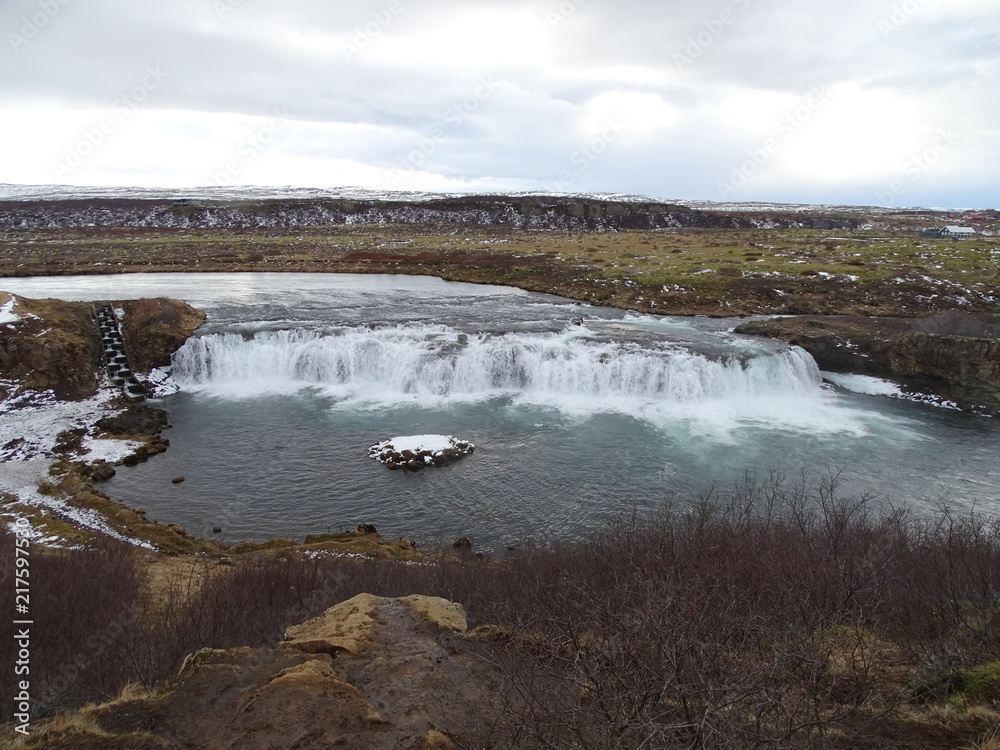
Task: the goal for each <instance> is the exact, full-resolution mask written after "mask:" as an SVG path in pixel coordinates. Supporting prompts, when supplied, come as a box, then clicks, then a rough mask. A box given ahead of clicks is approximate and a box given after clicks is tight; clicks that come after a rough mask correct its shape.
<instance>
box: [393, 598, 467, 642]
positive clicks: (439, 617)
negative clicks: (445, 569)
mask: <svg viewBox="0 0 1000 750" xmlns="http://www.w3.org/2000/svg"><path fill="white" fill-rule="evenodd" d="M399 601H401V602H402V603H403V604H405V605H406V606H407V607H409V608H410V611H411V612H412V613H413V614H414V615H416V616H417V617H419V618H420V619H422V620H424V621H426V622H430V623H433V624H434V625H437V626H438V627H439V628H441V629H442V630H453V631H454V632H456V633H464V632H465V631H466V630H468V629H469V626H468V623H467V621H466V619H465V608H464V607H463V606H462V605H461V604H457V603H456V602H452V601H448V600H447V599H442V598H441V597H439V596H419V595H415V596H404V597H401V598H400V599H399Z"/></svg>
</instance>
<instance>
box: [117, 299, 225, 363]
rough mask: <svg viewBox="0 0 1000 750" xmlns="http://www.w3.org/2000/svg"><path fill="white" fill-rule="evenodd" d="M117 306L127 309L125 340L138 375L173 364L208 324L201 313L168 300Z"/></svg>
mask: <svg viewBox="0 0 1000 750" xmlns="http://www.w3.org/2000/svg"><path fill="white" fill-rule="evenodd" d="M115 304H116V305H120V306H121V307H122V308H123V309H124V310H125V317H124V318H123V319H122V338H123V339H124V340H125V349H126V351H128V354H129V361H130V363H131V365H132V368H133V369H134V370H135V371H136V372H148V371H149V370H151V369H153V368H154V367H166V366H167V365H169V364H170V358H171V356H172V355H173V353H174V352H176V351H177V350H178V349H180V348H181V346H183V345H184V342H185V341H187V340H188V338H190V336H191V334H193V333H194V332H195V331H196V330H198V328H199V327H200V326H201V325H202V323H204V322H205V313H203V312H202V311H201V310H197V309H195V308H193V307H191V306H190V305H188V304H186V303H184V302H180V301H178V300H174V299H167V298H165V297H157V298H155V299H139V300H128V301H125V302H118V303H115Z"/></svg>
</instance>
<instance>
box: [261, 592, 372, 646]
mask: <svg viewBox="0 0 1000 750" xmlns="http://www.w3.org/2000/svg"><path fill="white" fill-rule="evenodd" d="M381 607H382V604H381V601H380V600H379V598H378V597H377V596H372V595H371V594H358V595H357V596H355V597H354V598H353V599H348V600H347V601H346V602H341V603H340V604H337V605H335V606H333V607H330V609H328V610H326V612H324V613H323V614H321V615H320V616H319V617H314V618H313V619H311V620H307V621H306V622H303V623H301V624H299V625H292V626H291V627H290V628H288V629H287V630H286V631H285V640H284V641H282V642H281V643H280V644H279V645H280V646H281V648H294V649H298V650H299V651H305V652H306V653H309V654H331V655H336V654H337V653H338V652H339V651H347V652H349V653H352V654H356V653H358V652H359V651H362V650H364V649H365V648H366V647H368V646H369V645H370V643H371V640H372V634H373V633H374V631H375V618H376V617H377V616H378V613H379V610H380V609H381Z"/></svg>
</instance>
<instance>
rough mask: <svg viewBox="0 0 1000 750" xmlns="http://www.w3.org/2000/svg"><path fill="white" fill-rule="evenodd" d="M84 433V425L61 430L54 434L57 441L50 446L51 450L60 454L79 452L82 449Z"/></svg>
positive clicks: (85, 432)
mask: <svg viewBox="0 0 1000 750" xmlns="http://www.w3.org/2000/svg"><path fill="white" fill-rule="evenodd" d="M86 434H87V428H86V427H77V428H74V429H72V430H63V431H62V432H60V433H59V434H58V435H56V441H57V442H56V444H55V445H54V446H52V452H53V453H62V454H69V453H81V452H82V451H83V438H84V436H85V435H86Z"/></svg>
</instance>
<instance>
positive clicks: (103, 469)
mask: <svg viewBox="0 0 1000 750" xmlns="http://www.w3.org/2000/svg"><path fill="white" fill-rule="evenodd" d="M83 473H84V474H86V476H88V477H90V478H91V479H93V480H94V481H95V482H106V481H107V480H109V479H111V477H113V476H114V475H115V474H116V473H117V472H116V471H115V467H114V466H112V465H111V464H109V463H108V462H107V461H105V460H104V459H103V458H100V459H98V460H97V461H94V462H93V463H91V464H88V465H87V466H86V467H85V468H84V471H83Z"/></svg>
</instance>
